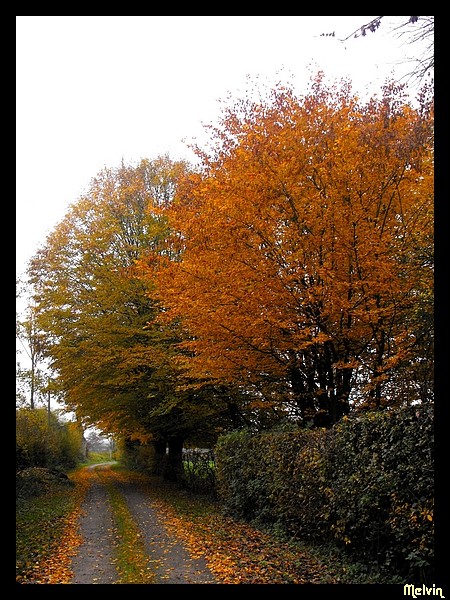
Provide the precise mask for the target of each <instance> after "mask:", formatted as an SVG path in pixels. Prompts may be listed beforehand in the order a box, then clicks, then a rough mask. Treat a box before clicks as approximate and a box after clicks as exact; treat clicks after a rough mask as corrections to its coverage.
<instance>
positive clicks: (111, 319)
mask: <svg viewBox="0 0 450 600" xmlns="http://www.w3.org/2000/svg"><path fill="white" fill-rule="evenodd" d="M187 168H188V167H187V165H186V164H185V163H183V162H173V161H171V160H170V159H169V158H168V157H167V156H165V157H160V158H158V159H156V160H154V161H149V160H142V161H141V162H140V163H139V164H138V165H137V166H136V167H132V166H126V165H124V164H122V165H121V166H120V167H119V168H117V169H104V170H103V171H102V172H101V173H99V175H98V176H97V177H95V178H94V179H93V180H92V182H91V186H90V189H89V191H88V192H87V194H86V195H84V196H83V197H81V198H80V199H79V201H77V202H76V203H74V204H73V205H72V206H71V208H70V210H69V211H68V213H67V215H66V217H65V218H64V219H63V220H62V222H61V223H60V224H59V225H58V226H57V227H56V228H55V229H54V231H53V232H52V233H51V234H50V235H49V236H48V238H47V240H46V244H45V245H44V247H43V248H42V249H40V251H39V252H38V253H37V254H36V256H35V257H34V258H33V260H32V261H31V265H30V270H29V273H30V277H31V281H32V283H33V286H34V290H35V301H36V303H37V311H38V319H39V325H40V328H41V329H42V331H44V332H45V335H46V341H47V354H48V356H49V357H50V359H51V367H52V369H53V370H54V372H55V373H56V376H57V380H58V382H59V385H60V387H61V389H62V390H63V392H64V399H65V403H66V405H67V407H68V408H69V409H72V410H74V411H75V412H76V414H77V416H78V417H79V418H80V419H83V420H84V421H85V422H86V424H96V425H98V427H99V428H100V429H101V430H102V431H104V432H106V433H112V434H117V435H119V436H121V437H127V438H130V439H137V440H140V441H141V442H145V441H149V440H151V441H152V442H153V443H154V444H155V447H156V448H157V450H158V452H159V454H160V456H161V457H162V456H165V454H166V444H168V445H169V450H170V452H169V462H170V465H169V467H168V470H169V471H170V470H173V469H177V468H178V469H179V468H180V464H181V446H182V443H183V440H184V438H185V437H186V436H187V435H188V434H189V433H190V432H191V431H196V432H197V431H198V430H200V429H201V427H205V428H208V427H211V420H210V418H209V411H208V409H207V408H206V409H203V410H200V408H199V406H198V403H197V404H196V397H195V396H193V395H192V393H190V392H189V393H185V392H183V391H180V390H179V389H177V387H176V382H177V373H176V367H175V362H174V361H173V354H174V352H175V350H174V349H173V348H174V342H178V341H179V337H178V336H179V334H178V331H177V328H176V327H175V326H171V327H166V328H163V327H161V326H160V325H154V324H153V323H154V320H155V317H156V315H157V314H158V312H159V311H160V310H161V309H160V306H159V304H158V302H157V301H156V300H155V299H154V298H153V295H152V287H153V284H152V282H151V281H149V280H146V281H145V283H144V282H143V281H142V280H141V278H140V270H139V267H138V260H139V259H140V258H142V257H144V256H147V255H150V256H151V255H158V253H165V252H167V250H166V249H165V247H164V245H163V241H164V238H165V236H166V231H167V224H166V217H165V215H164V213H163V209H164V207H165V206H166V205H168V204H169V203H170V202H171V199H172V196H173V193H174V189H175V186H176V182H177V179H178V178H179V177H180V174H181V173H183V172H184V171H185V170H186V169H187ZM150 262H151V261H150ZM172 457H174V458H173V460H172Z"/></svg>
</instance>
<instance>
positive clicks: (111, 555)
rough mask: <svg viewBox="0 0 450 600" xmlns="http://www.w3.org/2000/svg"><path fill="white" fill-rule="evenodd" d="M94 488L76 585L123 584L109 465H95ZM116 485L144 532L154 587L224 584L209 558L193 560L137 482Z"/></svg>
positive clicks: (85, 514) (85, 509) (83, 523)
mask: <svg viewBox="0 0 450 600" xmlns="http://www.w3.org/2000/svg"><path fill="white" fill-rule="evenodd" d="M90 468H91V469H93V474H92V484H91V486H90V488H89V490H88V492H87V494H86V498H85V500H84V503H83V506H82V517H81V520H80V533H81V536H82V538H83V543H82V544H81V545H80V547H79V549H78V553H77V555H76V556H75V557H74V558H73V560H72V565H71V567H72V571H73V574H74V575H73V578H72V580H71V582H70V583H74V584H111V583H121V581H120V577H119V573H118V571H117V570H116V566H115V563H116V544H117V539H116V537H117V532H116V530H115V525H114V516H113V511H112V508H111V505H110V501H109V493H108V490H107V485H106V483H105V481H106V480H105V478H104V475H106V474H108V481H109V482H111V473H112V471H111V469H110V465H109V464H102V465H94V466H92V467H90ZM114 486H115V488H116V489H117V490H119V491H120V493H121V495H122V496H123V498H124V499H125V501H126V505H127V508H128V510H129V512H130V514H131V515H132V517H133V520H134V522H135V524H136V525H137V526H138V528H139V530H140V534H141V536H142V539H143V541H144V547H145V551H146V553H147V554H148V568H149V570H150V571H151V572H152V573H153V575H154V577H153V580H152V583H154V584H174V583H175V584H199V583H206V584H208V583H213V584H215V583H218V582H217V580H216V579H215V577H214V576H213V574H212V573H211V571H210V570H209V569H208V567H207V565H206V562H205V561H204V560H203V559H198V558H195V559H194V558H192V557H191V556H190V555H189V552H188V551H187V549H186V548H185V547H184V545H183V544H182V543H181V542H180V541H179V540H177V539H175V538H173V537H172V536H170V535H169V534H168V532H167V531H166V529H165V527H164V524H163V520H162V519H161V517H160V516H159V515H158V513H157V511H156V510H155V508H154V506H152V503H151V500H150V498H149V497H148V495H147V494H145V492H144V491H143V490H141V489H139V487H137V486H136V485H134V484H133V483H129V482H126V481H125V482H124V481H121V480H120V479H118V480H117V481H115V482H114Z"/></svg>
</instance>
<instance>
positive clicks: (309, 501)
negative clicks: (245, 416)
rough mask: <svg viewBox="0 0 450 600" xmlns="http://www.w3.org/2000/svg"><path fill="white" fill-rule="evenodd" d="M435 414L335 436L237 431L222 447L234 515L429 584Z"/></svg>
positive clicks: (428, 410) (402, 414)
mask: <svg viewBox="0 0 450 600" xmlns="http://www.w3.org/2000/svg"><path fill="white" fill-rule="evenodd" d="M433 442H434V438H433V407H432V405H420V406H416V407H407V408H403V409H399V410H395V411H394V410H390V411H385V412H370V413H360V414H358V413H354V414H353V415H352V416H350V417H346V418H344V419H342V420H341V421H340V422H339V423H338V424H337V425H336V426H335V427H334V428H332V429H330V430H325V429H316V430H295V431H292V432H280V433H278V432H262V433H257V434H252V433H250V432H248V431H240V432H233V433H231V434H228V435H226V436H223V437H221V438H220V439H219V441H218V443H217V446H216V450H215V452H216V469H217V473H216V477H217V491H218V494H219V497H220V498H221V500H222V501H223V503H224V505H225V508H226V510H227V511H228V512H229V513H230V514H232V515H233V516H235V517H237V518H240V519H246V520H248V521H253V522H257V523H258V522H259V523H264V524H270V525H273V526H276V527H278V528H282V530H284V531H285V532H286V533H289V534H291V535H295V536H301V538H302V539H309V540H313V541H314V540H315V541H320V542H324V541H328V542H333V543H335V544H337V545H338V546H341V547H343V548H345V549H346V550H347V551H351V552H352V553H353V554H354V555H355V557H357V558H358V559H364V560H366V561H368V562H373V561H375V562H376V563H377V564H378V565H384V566H388V567H392V568H393V569H395V570H397V571H399V572H401V573H403V574H405V575H409V576H411V577H412V576H414V577H419V578H420V579H421V580H425V579H427V578H430V576H431V571H432V565H433V536H434V530H433V506H434V502H433V497H434V457H433Z"/></svg>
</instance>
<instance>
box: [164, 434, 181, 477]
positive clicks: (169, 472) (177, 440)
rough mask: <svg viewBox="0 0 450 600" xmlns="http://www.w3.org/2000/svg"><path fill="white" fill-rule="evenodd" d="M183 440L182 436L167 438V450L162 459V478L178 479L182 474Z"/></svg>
mask: <svg viewBox="0 0 450 600" xmlns="http://www.w3.org/2000/svg"><path fill="white" fill-rule="evenodd" d="M183 442H184V438H182V437H173V438H169V439H168V447H169V452H168V454H167V455H166V457H165V458H166V460H165V461H164V471H163V476H164V479H167V480H169V481H179V480H180V478H181V476H182V474H183Z"/></svg>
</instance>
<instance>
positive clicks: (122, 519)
mask: <svg viewBox="0 0 450 600" xmlns="http://www.w3.org/2000/svg"><path fill="white" fill-rule="evenodd" d="M107 489H108V494H109V501H110V504H111V508H112V511H113V519H114V524H115V527H116V530H117V532H116V533H117V536H116V556H117V560H116V563H115V566H116V568H117V570H118V572H119V575H120V583H152V582H153V580H154V577H155V574H154V572H153V571H152V570H151V568H150V566H149V558H148V555H147V553H146V552H145V547H144V541H143V538H142V536H141V533H140V531H139V528H138V526H137V525H136V523H135V521H134V519H133V517H132V515H131V513H130V511H129V510H128V506H127V504H126V501H125V499H124V497H123V496H122V494H121V493H120V491H119V490H118V489H117V488H116V487H115V485H114V484H113V483H107Z"/></svg>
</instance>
